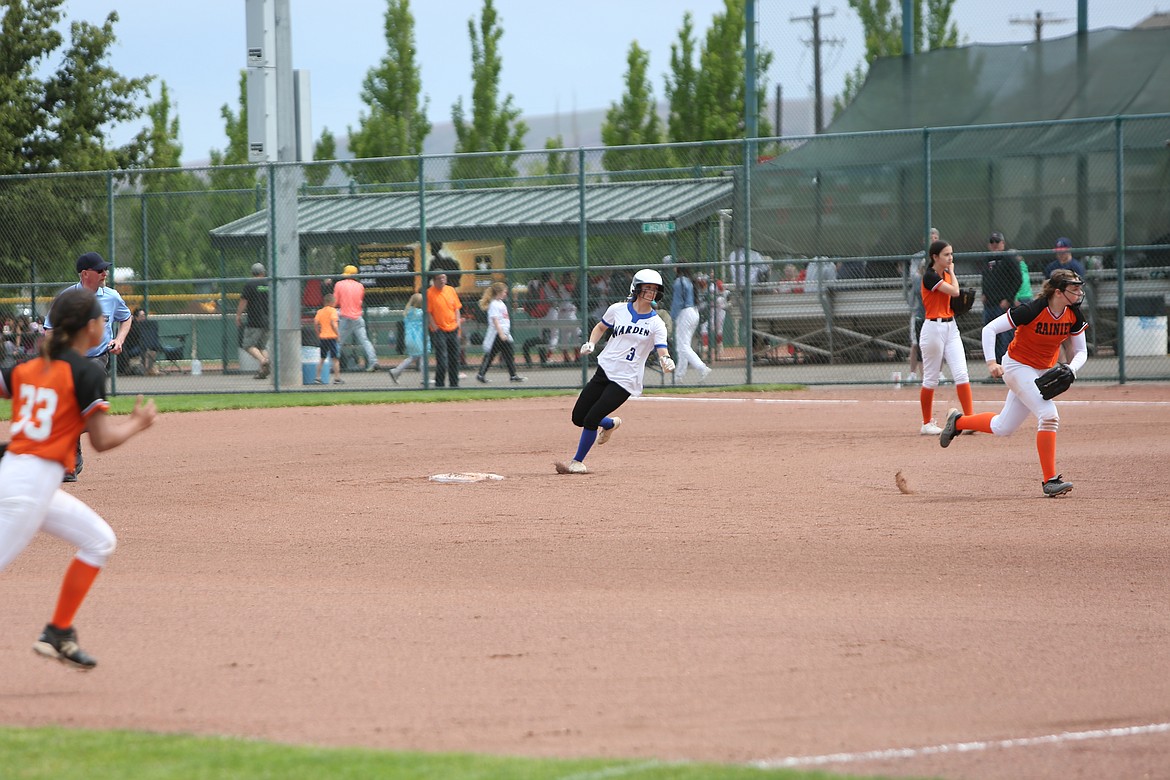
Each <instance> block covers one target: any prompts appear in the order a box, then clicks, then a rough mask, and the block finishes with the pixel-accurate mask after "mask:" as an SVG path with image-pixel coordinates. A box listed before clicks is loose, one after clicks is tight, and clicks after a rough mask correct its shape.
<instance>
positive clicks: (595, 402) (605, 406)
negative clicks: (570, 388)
mask: <svg viewBox="0 0 1170 780" xmlns="http://www.w3.org/2000/svg"><path fill="white" fill-rule="evenodd" d="M629 397H630V391H629V390H626V389H625V388H624V387H622V386H621V385H619V384H618V383H617V382H614V381H611V380H610V378H609V377H608V376H606V375H605V371H604V370H602V368H601V366H598V367H597V373H595V374H594V375H593V378H592V379H590V380H589V382H588V383H587V384H586V385H585V387H584V388H583V389H582V390H581V395H579V396H577V403H576V404H574V405H573V425H576V426H577V427H578V428H588V429H590V430H596V429H597V426H599V425H601V421H602V420H603V419H604V418H606V417H608V416H609V415H611V414H613V413H614V412H616V411H617V408H618V407H619V406H621V405H622V404H624V403H625V402H626V399H627V398H629Z"/></svg>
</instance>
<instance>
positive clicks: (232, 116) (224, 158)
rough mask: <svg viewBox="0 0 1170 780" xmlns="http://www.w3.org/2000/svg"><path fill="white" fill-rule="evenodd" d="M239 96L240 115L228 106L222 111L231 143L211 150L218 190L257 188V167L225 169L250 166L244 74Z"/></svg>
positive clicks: (213, 172) (212, 184) (244, 73)
mask: <svg viewBox="0 0 1170 780" xmlns="http://www.w3.org/2000/svg"><path fill="white" fill-rule="evenodd" d="M238 84H239V94H238V95H237V98H236V105H237V106H238V107H239V113H236V112H233V111H232V108H231V106H229V105H228V104H227V103H224V104H223V105H222V106H221V107H220V109H219V115H220V116H221V117H223V124H224V133H225V134H226V135H227V139H228V144H227V147H226V148H224V149H222V150H221V149H212V150H211V165H212V171H211V188H212V189H214V190H241V189H251V188H253V187H254V186H255V185H256V169H255V168H225V166H234V165H247V164H248V74H247V72H246V71H243V70H241V71H240V79H239V82H238Z"/></svg>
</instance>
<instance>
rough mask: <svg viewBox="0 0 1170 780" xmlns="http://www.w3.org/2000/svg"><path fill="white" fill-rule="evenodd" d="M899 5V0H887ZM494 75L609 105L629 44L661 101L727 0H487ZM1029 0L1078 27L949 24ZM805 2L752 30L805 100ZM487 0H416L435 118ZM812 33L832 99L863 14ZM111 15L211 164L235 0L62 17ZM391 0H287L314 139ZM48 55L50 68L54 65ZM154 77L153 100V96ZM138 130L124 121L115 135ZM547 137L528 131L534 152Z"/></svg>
mask: <svg viewBox="0 0 1170 780" xmlns="http://www.w3.org/2000/svg"><path fill="white" fill-rule="evenodd" d="M895 4H897V0H895ZM494 5H495V8H496V11H497V14H498V16H499V24H500V27H501V28H502V30H503V39H502V41H501V48H502V59H503V71H502V74H501V91H502V93H504V94H507V93H511V94H512V95H513V96H514V98H515V105H516V106H518V107H519V108H520V109H521V111H523V112H524V113H525V114H527V115H530V116H537V115H548V114H554V113H558V112H559V113H560V114H561V115H564V116H567V115H568V114H569V113H570V112H572V111H573V110H574V109H580V110H586V109H597V108H606V107H608V106H609V105H610V104H611V103H613V102H615V101H616V100H618V99H619V98H620V97H621V94H622V90H623V86H624V75H625V71H626V54H627V52H628V50H629V46H630V42H631V41H634V40H637V41H638V44H639V45H640V46H641V47H642V48H644V49H646V50H648V51H649V52H650V73H651V74H652V76H653V84H654V90H655V96H656V97H657V98H658V99H659V100H661V99H662V98H663V91H662V82H663V79H662V76H663V75H664V74H665V73H666V72H667V71H668V70H669V67H670V45H671V43H673V42H675V41H676V40H677V39H678V31H679V28H680V27H681V26H682V19H683V14H684V13H685V12H686V11H690V12H691V13H692V15H693V17H694V19H695V27H696V37H697V38H698V39H699V40H700V41H701V40H702V38H703V35H704V34H705V32H706V30H707V28H708V27H709V26H710V22H711V18H712V17H713V16H714V15H715V13H717V12H719V11H721V10H722V9H723V6H724V4H723V0H578V1H577V2H570V1H569V0H559V1H552V2H550V0H495V3H494ZM1037 5H1039V8H1040V10H1042V11H1043V12H1044V18H1045V19H1046V20H1050V21H1049V22H1048V23H1047V24H1046V25H1045V29H1044V37H1046V38H1048V37H1060V36H1064V35H1068V34H1070V33H1073V32H1075V31H1076V16H1077V0H1043V2H1039V0H1032V2H1026V0H1020V2H1013V1H1012V0H957V2H956V3H955V11H954V13H955V20H956V22H957V23H958V26H959V31H960V33H962V34H963V35H965V36H966V37H967V39H968V42H971V43H975V42H979V43H1002V42H1012V41H1018V42H1021V43H1023V42H1027V41H1030V40H1032V39H1033V36H1034V29H1033V27H1032V26H1031V25H1030V24H1026V23H1013V20H1017V21H1030V20H1031V18H1032V17H1034V15H1035V13H1036V11H1037ZM812 6H813V3H811V2H803V3H800V2H793V1H792V0H758V1H757V8H758V11H757V18H758V21H759V38H760V41H761V43H762V44H763V45H766V46H768V47H769V48H770V49H771V50H772V51H773V52H775V55H776V60H775V63H774V65H773V67H772V70H771V72H770V73H769V78H768V81H769V85H770V90H774V87H775V85H776V84H777V83H780V84H782V85H783V88H784V94H785V97H807V96H808V95H809V94H811V90H812V81H813V57H812V48H811V46H809V45H807V44H806V43H805V41H808V40H809V39H811V37H812V25H811V23H810V22H807V21H792V20H793V18H795V17H809V16H811V12H812ZM482 7H483V0H414V2H412V3H411V12H412V13H413V15H414V18H415V36H416V40H417V43H418V47H419V57H418V62H419V67H420V69H421V71H422V84H423V94H424V95H427V96H429V97H430V108H429V118H430V120H431V122H432V123H436V124H438V123H444V122H450V121H451V107H452V105H453V104H454V103H455V101H456V100H457V99H458V98H460V97H463V101H464V104H465V105H469V104H470V95H471V44H470V39H469V37H468V33H467V22H468V20H469V19H471V18H473V17H474V18H475V19H476V22H477V26H478V18H479V12H480V10H481V9H482ZM820 7H821V13H822V14H823V15H824V18H823V19H822V21H821V36H822V38H823V39H824V40H825V41H826V44H825V46H824V48H823V49H822V68H823V83H824V93H825V95H826V100H827V101H828V100H829V98H830V96H832V95H833V94H836V93H837V92H838V91H839V90H840V88H841V84H842V82H843V79H844V76H845V74H846V73H847V72H848V71H850V70H852V68H853V67H854V66H855V65H856V64H857V63H858V62H859V61H860V60H861V58H862V56H863V54H864V47H863V42H862V37H861V32H862V31H861V23H860V21H859V20H858V18H857V15H856V14H855V13H854V12H853V11H852V10H851V9H850V8H849V6H848V3H847V2H844V1H843V0H842V2H838V3H823V4H821V6H820ZM112 10H116V11H117V12H118V16H119V21H118V23H117V25H116V26H115V32H116V35H117V43H116V44H115V46H114V47H113V49H112V52H111V58H110V60H111V63H112V65H113V67H114V68H115V69H116V70H118V71H119V72H120V73H122V74H123V75H126V76H143V75H147V74H152V75H155V76H157V77H158V79H160V80H162V81H165V82H166V83H167V86H168V88H169V90H170V92H171V99H172V102H173V103H175V104H177V113H178V116H179V121H180V141H181V142H182V144H183V159H184V160H186V161H197V160H206V159H207V158H208V156H209V151H210V150H211V149H213V148H215V149H222V148H224V147H225V146H226V144H227V138H226V136H225V135H224V125H223V120H222V118H221V117H220V115H219V109H220V106H222V105H223V104H225V103H227V104H229V105H231V106H232V109H233V111H234V110H236V100H237V82H238V79H239V72H240V70H241V69H243V68H245V67H246V41H245V31H246V25H245V18H244V0H197V1H189V0H180V1H178V2H175V1H173V0H172V1H167V0H66V2H65V5H64V11H65V14H66V16H67V21H74V20H85V21H88V22H91V23H93V24H100V23H101V22H102V21H103V20H104V19H105V17H106V15H107V14H108V13H109V12H110V11H112ZM385 10H386V0H330V1H328V2H326V0H291V16H292V39H293V40H292V47H293V67H295V68H299V69H305V70H308V71H309V72H310V75H311V81H312V123H313V137H314V139H316V138H317V137H319V136H320V134H321V130H322V128H325V127H328V128H329V130H330V131H332V132H333V133H334V135H337V136H341V135H344V134H346V132H347V128H348V127H350V126H356V125H357V121H358V117H359V114H360V113H361V112H362V111H363V109H364V104H363V103H362V102H361V99H360V91H361V83H362V80H363V79H364V77H365V75H366V73H367V71H368V70H369V69H370V68H371V67H374V66H376V65H377V63H378V61H379V60H380V59H381V58H382V56H383V55H384V54H385V53H386V41H385V36H384V31H383V23H384V17H385ZM1158 10H1162V11H1166V10H1170V0H1163V2H1162V5H1161V6H1160V7H1159V6H1158V5H1157V4H1156V3H1154V2H1153V1H1152V0H1089V26H1090V28H1094V29H1095V28H1099V27H1132V26H1133V25H1135V24H1137V23H1138V22H1140V21H1141V20H1143V19H1145V18H1146V17H1147V16H1149V15H1150V14H1152V13H1154V12H1155V11H1158ZM54 64H55V63H54ZM157 94H158V92H157V86H156V88H155V90H154V92H153V96H157ZM142 126H143V125H142V124H137V125H134V126H132V127H126V128H119V129H118V130H116V131H115V136H114V142H115V143H124V142H125V141H126V140H127V139H128V138H130V137H131V136H133V135H134V133H135V132H137V130H138V129H140V128H141V127H142ZM543 144H544V139H543V138H539V139H534V138H529V139H528V145H529V146H530V147H532V148H540V147H542V146H543Z"/></svg>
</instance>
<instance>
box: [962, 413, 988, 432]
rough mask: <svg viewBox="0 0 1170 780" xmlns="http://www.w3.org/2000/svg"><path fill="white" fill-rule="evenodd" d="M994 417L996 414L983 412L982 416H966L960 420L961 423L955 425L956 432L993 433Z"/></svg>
mask: <svg viewBox="0 0 1170 780" xmlns="http://www.w3.org/2000/svg"><path fill="white" fill-rule="evenodd" d="M992 417H995V412H983V413H982V414H964V415H963V416H962V417H960V418H959V421H958V422H957V423H955V430H958V431H979V432H981V433H991V418H992Z"/></svg>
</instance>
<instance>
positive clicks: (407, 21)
mask: <svg viewBox="0 0 1170 780" xmlns="http://www.w3.org/2000/svg"><path fill="white" fill-rule="evenodd" d="M383 28H384V32H385V37H386V55H385V56H384V57H382V60H381V62H380V63H379V64H378V66H377V67H375V68H371V69H370V70H369V72H368V73H367V74H366V78H365V80H364V81H363V82H362V91H361V98H362V102H363V103H365V104H366V106H368V107H369V113H362V114H361V115H360V116H359V118H358V128H357V130H354V129H353V128H349V149H350V151H351V152H352V153H353V156H354V157H355V158H357V159H359V160H360V159H368V158H372V157H405V156H411V155H419V154H422V150H423V140H424V139H425V138H426V137H427V135H429V134H430V132H431V123H430V122H429V121H428V120H427V106H428V104H429V102H430V101H429V100H428V99H426V98H423V100H422V102H421V103H420V102H419V95H420V93H421V92H422V76H421V73H420V71H419V66H418V63H417V61H416V60H415V53H416V51H417V48H418V47H417V46H416V44H415V37H414V16H413V15H412V14H411V12H410V0H387V6H386V16H385V21H384V25H383ZM346 169H347V170H348V172H349V174H350V176H351V177H352V178H353V179H355V180H356V181H358V182H361V183H364V184H370V183H376V182H406V181H412V180H413V179H415V178H417V176H418V168H417V163H416V162H415V161H413V160H396V161H391V162H380V163H353V164H350V165H347V166H346Z"/></svg>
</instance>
